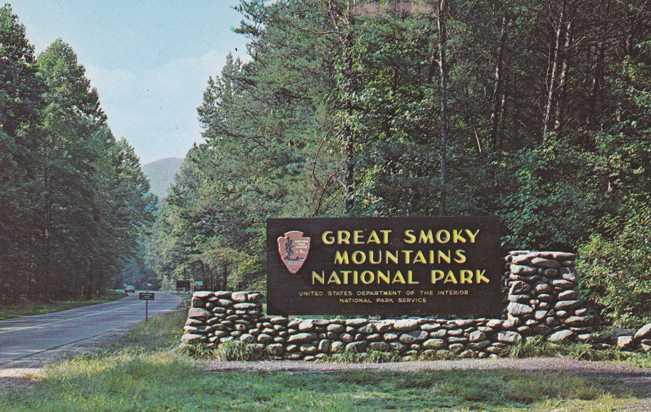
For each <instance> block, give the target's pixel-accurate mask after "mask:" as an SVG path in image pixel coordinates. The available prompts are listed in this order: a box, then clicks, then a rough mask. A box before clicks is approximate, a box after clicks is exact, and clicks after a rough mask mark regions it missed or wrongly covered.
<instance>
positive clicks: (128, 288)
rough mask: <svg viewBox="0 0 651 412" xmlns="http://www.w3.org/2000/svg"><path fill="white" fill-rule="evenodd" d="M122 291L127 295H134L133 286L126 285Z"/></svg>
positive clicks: (134, 289)
mask: <svg viewBox="0 0 651 412" xmlns="http://www.w3.org/2000/svg"><path fill="white" fill-rule="evenodd" d="M124 291H125V292H126V293H127V295H128V294H129V293H136V288H134V287H133V285H127V286H126V287H125V288H124Z"/></svg>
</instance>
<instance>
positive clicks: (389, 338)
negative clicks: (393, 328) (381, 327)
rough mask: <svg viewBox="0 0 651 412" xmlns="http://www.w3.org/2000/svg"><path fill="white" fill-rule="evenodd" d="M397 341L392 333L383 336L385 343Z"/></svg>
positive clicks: (396, 335) (396, 337)
mask: <svg viewBox="0 0 651 412" xmlns="http://www.w3.org/2000/svg"><path fill="white" fill-rule="evenodd" d="M397 339H398V334H397V333H393V332H387V333H385V334H384V340H385V341H387V342H392V341H395V340H397Z"/></svg>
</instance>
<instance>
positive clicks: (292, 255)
mask: <svg viewBox="0 0 651 412" xmlns="http://www.w3.org/2000/svg"><path fill="white" fill-rule="evenodd" d="M309 251H310V238H309V237H307V236H303V232H299V231H298V230H291V231H289V232H287V233H285V235H284V236H279V237H278V254H279V255H280V260H282V261H283V263H284V264H285V267H286V268H287V270H289V273H291V274H295V273H296V272H298V271H299V270H300V269H301V268H302V267H303V263H305V260H306V259H307V254H308V252H309Z"/></svg>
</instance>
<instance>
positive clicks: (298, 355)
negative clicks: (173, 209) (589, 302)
mask: <svg viewBox="0 0 651 412" xmlns="http://www.w3.org/2000/svg"><path fill="white" fill-rule="evenodd" d="M574 259H575V255H574V254H571V253H566V252H531V251H514V252H511V253H509V255H508V256H507V257H506V267H507V272H506V274H505V287H506V289H507V290H508V293H507V295H506V300H507V303H506V310H505V319H484V318H481V319H438V318H408V319H384V320H369V319H363V318H359V319H312V320H305V319H292V318H287V317H283V316H267V315H265V314H263V313H262V305H261V303H262V295H261V294H260V293H256V292H229V291H219V292H196V293H195V294H194V295H193V297H192V304H191V306H192V307H191V308H190V310H189V313H188V320H187V323H186V326H185V334H184V335H183V338H182V343H183V344H184V345H200V346H203V347H205V348H207V349H212V348H217V347H218V346H219V345H221V344H224V343H226V342H229V341H236V342H242V343H245V344H250V345H253V348H254V349H255V350H257V351H259V352H260V353H261V354H264V355H265V356H267V357H269V358H271V359H287V360H299V359H302V360H315V359H320V358H324V357H326V356H329V355H334V354H340V353H344V352H352V353H360V354H361V353H368V352H371V351H375V352H385V353H392V354H399V356H400V358H401V359H403V360H413V359H417V358H434V359H436V358H454V357H459V358H488V357H498V356H502V355H506V354H508V353H509V348H510V346H512V345H514V344H517V343H519V342H520V341H522V340H523V339H527V338H529V337H533V336H542V337H544V338H545V339H547V340H548V341H551V342H556V343H558V342H568V341H579V342H593V341H594V340H595V339H594V338H595V335H594V334H593V329H594V317H593V316H591V315H590V314H589V312H588V309H587V308H586V307H585V305H584V304H583V303H582V301H581V300H580V297H579V292H578V289H577V286H576V273H575V271H574ZM650 340H651V328H650V329H649V330H644V331H642V333H639V334H637V335H636V336H635V337H630V346H631V347H647V346H649V344H650V343H651V342H650ZM621 343H622V344H624V343H625V342H623V341H622V342H621Z"/></svg>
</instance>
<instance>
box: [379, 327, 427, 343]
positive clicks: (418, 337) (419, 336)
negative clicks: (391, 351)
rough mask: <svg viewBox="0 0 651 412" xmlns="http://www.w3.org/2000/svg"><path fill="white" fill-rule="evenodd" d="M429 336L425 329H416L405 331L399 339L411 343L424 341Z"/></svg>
mask: <svg viewBox="0 0 651 412" xmlns="http://www.w3.org/2000/svg"><path fill="white" fill-rule="evenodd" d="M385 336H386V334H385ZM428 336H429V334H428V333H427V332H425V331H424V330H414V331H411V332H406V333H403V334H402V335H400V337H399V338H398V339H399V340H400V342H402V343H405V344H407V345H411V344H412V343H416V342H422V341H424V340H425V339H427V337H428Z"/></svg>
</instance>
